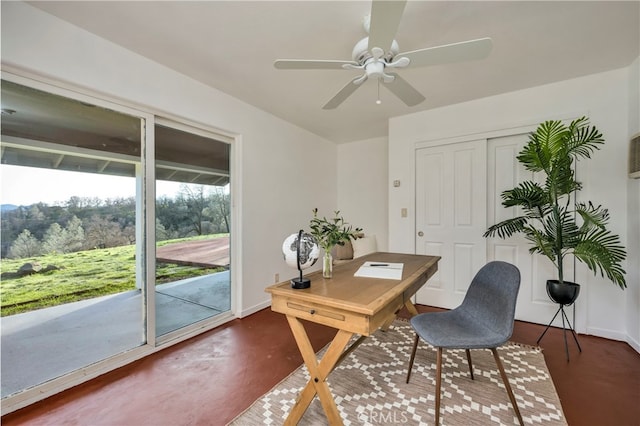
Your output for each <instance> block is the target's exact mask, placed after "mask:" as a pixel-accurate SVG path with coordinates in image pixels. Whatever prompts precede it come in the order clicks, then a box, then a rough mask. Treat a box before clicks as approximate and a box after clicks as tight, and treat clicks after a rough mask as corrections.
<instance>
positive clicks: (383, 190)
mask: <svg viewBox="0 0 640 426" xmlns="http://www.w3.org/2000/svg"><path fill="white" fill-rule="evenodd" d="M387 167H388V140H387V138H386V137H383V138H375V139H367V140H362V141H356V142H351V143H348V144H342V145H338V209H339V210H340V212H341V214H342V215H343V216H344V218H345V220H346V221H348V222H349V223H351V224H353V225H355V226H359V227H361V228H362V229H363V230H364V233H365V234H367V235H375V237H376V241H377V243H378V250H379V251H386V250H387V248H388V238H387V235H388V234H387V231H388V214H387V205H388V199H387V197H388V192H389V185H390V184H389V179H388V173H387ZM328 213H330V212H328Z"/></svg>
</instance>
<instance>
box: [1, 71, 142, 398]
mask: <svg viewBox="0 0 640 426" xmlns="http://www.w3.org/2000/svg"><path fill="white" fill-rule="evenodd" d="M143 129H144V120H143V119H142V118H141V117H139V116H136V115H132V114H131V113H130V112H129V111H125V110H124V109H123V108H122V107H119V106H115V105H109V106H107V105H106V104H105V103H101V105H99V104H97V103H94V102H92V101H90V100H87V99H73V98H70V97H66V96H62V95H60V94H53V93H49V92H45V91H43V90H38V89H35V88H32V87H27V86H24V85H20V84H17V83H14V82H11V81H6V80H3V81H2V141H1V144H2V168H1V178H2V192H1V195H0V202H1V204H2V210H1V216H0V219H1V224H2V251H1V255H2V280H1V282H0V286H1V290H2V317H3V318H2V342H1V343H2V345H1V348H2V354H1V355H2V356H1V359H2V398H5V397H7V396H10V395H13V394H16V393H19V392H22V391H24V390H26V389H29V388H32V387H34V386H37V385H39V384H42V383H45V382H48V381H50V380H52V379H56V378H58V377H61V376H64V375H67V374H70V373H73V372H74V371H77V370H79V369H82V368H85V367H86V366H88V365H91V364H95V363H97V362H99V361H102V360H105V359H107V358H109V357H112V356H114V355H117V354H120V353H124V352H126V351H129V350H131V349H133V348H136V347H139V346H141V345H144V344H145V343H146V337H145V332H144V312H143V307H144V305H145V304H144V302H143V295H142V292H141V288H142V284H143V282H144V265H143V264H142V259H143V257H142V256H140V253H141V252H142V249H141V246H140V241H139V238H138V237H137V236H138V235H141V229H142V227H143V226H144V223H145V218H144V217H142V216H141V215H140V214H139V212H140V211H141V209H140V205H141V203H142V197H141V194H140V191H139V188H140V185H139V182H140V179H141V176H140V171H141V164H142V161H143V158H142V157H141V152H143V149H142V148H143V142H142V141H143V139H144V135H143V131H144V130H143Z"/></svg>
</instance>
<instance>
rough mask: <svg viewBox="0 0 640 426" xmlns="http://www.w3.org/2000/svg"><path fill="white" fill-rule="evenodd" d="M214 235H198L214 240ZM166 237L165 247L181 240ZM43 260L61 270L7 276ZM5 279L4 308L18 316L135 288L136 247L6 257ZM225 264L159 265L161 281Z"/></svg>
mask: <svg viewBox="0 0 640 426" xmlns="http://www.w3.org/2000/svg"><path fill="white" fill-rule="evenodd" d="M211 237H212V236H211V235H208V236H204V237H197V238H193V239H205V238H211ZM187 240H190V239H185V238H182V239H180V240H171V241H163V242H161V243H159V244H158V245H165V244H169V243H172V242H177V241H187ZM28 262H31V263H36V262H37V263H39V264H40V265H41V266H42V268H46V267H47V266H49V265H51V266H56V267H58V268H60V269H57V270H51V271H48V272H40V273H37V274H32V275H27V276H23V277H19V278H11V277H8V274H11V273H15V272H16V271H17V270H18V269H19V268H20V267H21V266H22V265H24V264H25V263H28ZM0 269H1V272H2V274H3V276H2V280H1V281H0V306H1V313H2V316H7V315H14V314H18V313H21V312H27V311H31V310H34V309H40V308H45V307H49V306H56V305H60V304H63V303H69V302H75V301H78V300H84V299H90V298H93V297H98V296H105V295H108V294H114V293H120V292H123V291H128V290H133V289H134V288H135V283H136V277H135V269H136V268H135V246H134V245H130V246H122V247H113V248H108V249H97V250H87V251H80V252H76V253H67V254H60V255H54V254H50V255H44V256H38V257H34V258H27V259H3V260H2V264H1V268H0ZM223 269H224V268H217V269H216V268H201V267H195V266H182V265H174V264H167V263H158V265H157V267H156V276H157V277H158V279H157V282H156V284H162V283H165V282H173V281H178V280H181V279H184V278H190V277H196V276H200V275H206V274H211V273H213V272H217V271H221V270H223Z"/></svg>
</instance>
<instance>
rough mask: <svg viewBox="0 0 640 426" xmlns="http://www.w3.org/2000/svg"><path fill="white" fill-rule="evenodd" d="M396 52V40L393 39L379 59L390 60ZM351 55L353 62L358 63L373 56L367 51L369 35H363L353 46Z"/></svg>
mask: <svg viewBox="0 0 640 426" xmlns="http://www.w3.org/2000/svg"><path fill="white" fill-rule="evenodd" d="M398 52H400V47H399V46H398V42H397V41H395V40H393V43H391V48H390V49H389V51H388V52H385V54H384V56H382V58H380V59H383V60H385V61H390V60H391V59H392V58H393V57H394V56H395V55H397V54H398ZM351 57H352V58H353V60H354V62H357V63H359V64H360V65H363V64H364V63H365V62H366V61H367V59H370V58H373V55H372V54H371V52H370V51H369V37H365V38H363V39H362V40H360V41H359V42H357V43H356V45H355V46H354V47H353V52H352V54H351Z"/></svg>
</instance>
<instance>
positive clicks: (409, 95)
mask: <svg viewBox="0 0 640 426" xmlns="http://www.w3.org/2000/svg"><path fill="white" fill-rule="evenodd" d="M406 3H407V2H406V0H396V1H382V0H374V1H373V4H372V5H371V14H370V15H369V16H367V17H365V20H364V29H365V31H366V32H367V33H368V34H369V36H368V37H365V38H363V39H362V40H360V41H359V42H358V43H357V44H356V45H355V47H354V48H353V54H352V58H353V60H352V61H340V60H315V59H278V60H276V61H275V62H274V66H275V67H276V68H277V69H289V70H296V69H297V70H304V69H315V70H317V69H346V70H362V71H364V73H363V74H362V75H360V76H358V77H356V78H354V79H353V80H351V81H350V82H349V83H347V85H346V86H344V87H343V88H342V89H341V90H340V91H339V92H338V93H337V94H336V95H335V96H334V97H333V98H331V99H330V100H329V102H327V103H326V104H325V105H324V106H323V107H322V108H323V109H334V108H336V107H338V106H339V105H340V104H341V103H342V102H344V101H345V100H346V99H347V98H348V97H349V96H350V95H351V94H353V92H355V91H356V89H358V88H359V87H360V86H361V85H362V83H364V82H365V81H366V80H367V79H369V78H376V79H377V80H378V87H379V85H380V82H382V83H383V85H384V86H385V87H386V88H388V89H389V90H390V91H391V92H392V93H393V94H394V95H396V96H397V97H398V98H400V100H402V101H403V102H404V103H405V104H406V105H407V106H414V105H418V104H419V103H421V102H422V101H424V100H425V97H424V96H422V94H421V93H420V92H418V91H417V90H416V89H415V88H414V87H413V86H411V84H409V83H408V82H407V81H406V80H404V79H403V78H402V77H400V76H399V75H398V74H397V73H395V72H393V71H395V70H396V69H401V68H406V67H409V66H410V67H423V66H428V65H439V64H449V63H454V62H462V61H469V60H474V59H483V58H485V57H487V56H488V55H489V52H490V51H491V48H492V42H491V39H490V38H480V39H476V40H468V41H462V42H459V43H452V44H446V45H442V46H435V47H429V48H426V49H419V50H412V51H410V52H403V53H398V52H399V47H398V43H397V42H396V41H395V40H394V38H395V35H396V32H397V31H398V26H399V25H400V19H401V18H402V13H403V12H404V8H405V6H406ZM378 90H379V89H378ZM376 103H380V96H379V94H378V100H377V101H376Z"/></svg>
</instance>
